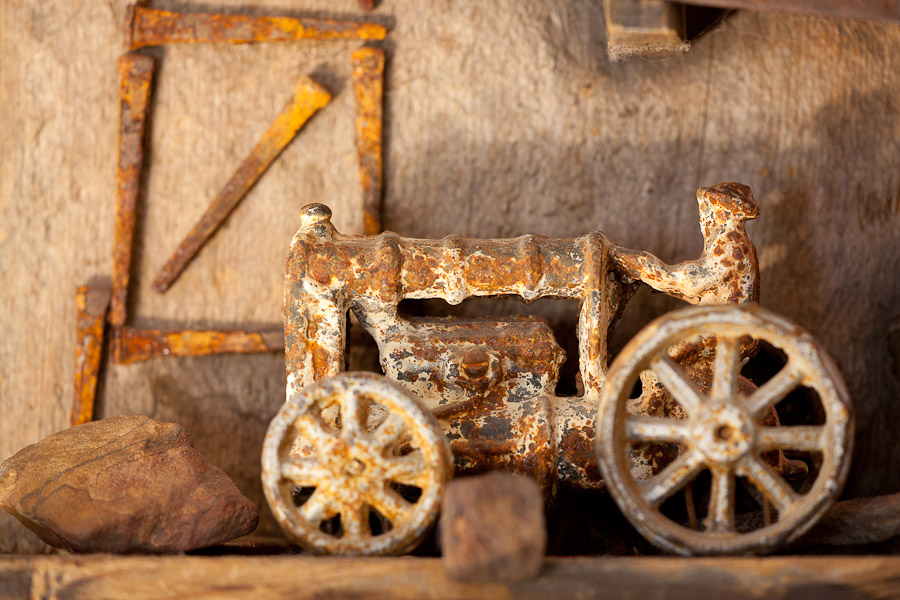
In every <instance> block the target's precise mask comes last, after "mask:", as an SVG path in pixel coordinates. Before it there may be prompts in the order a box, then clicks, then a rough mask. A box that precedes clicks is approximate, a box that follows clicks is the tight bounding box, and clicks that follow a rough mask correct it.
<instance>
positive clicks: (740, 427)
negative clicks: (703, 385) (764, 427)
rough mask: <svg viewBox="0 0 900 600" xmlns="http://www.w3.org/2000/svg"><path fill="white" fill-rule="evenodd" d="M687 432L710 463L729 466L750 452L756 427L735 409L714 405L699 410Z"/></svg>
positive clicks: (748, 418)
mask: <svg viewBox="0 0 900 600" xmlns="http://www.w3.org/2000/svg"><path fill="white" fill-rule="evenodd" d="M691 430H692V434H693V438H694V442H695V444H696V445H697V448H698V449H699V450H700V451H701V452H702V453H703V454H704V455H705V456H706V457H707V458H708V459H709V460H710V461H712V462H715V463H719V464H732V463H735V462H737V461H738V460H740V459H741V458H742V457H743V456H745V455H746V454H747V453H748V452H750V450H751V448H752V442H753V438H754V436H755V434H756V425H755V423H754V422H753V419H752V418H751V417H750V415H748V414H747V413H746V412H744V411H743V410H741V409H740V408H738V407H737V406H734V405H731V404H725V403H718V402H717V403H712V404H709V405H707V406H704V407H703V408H702V409H701V410H700V412H699V414H698V415H697V417H696V418H695V422H694V424H693V426H692V428H691Z"/></svg>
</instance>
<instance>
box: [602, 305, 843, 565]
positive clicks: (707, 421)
mask: <svg viewBox="0 0 900 600" xmlns="http://www.w3.org/2000/svg"><path fill="white" fill-rule="evenodd" d="M751 339H752V340H753V341H754V342H763V343H765V345H766V347H768V348H774V349H775V351H774V353H775V354H777V355H778V356H780V357H781V360H782V361H784V359H786V362H784V364H783V365H781V367H780V370H778V371H777V372H776V373H775V374H774V376H772V377H771V378H770V379H768V380H767V381H765V382H763V383H762V384H761V385H759V387H758V389H756V390H755V391H753V392H749V393H748V392H746V388H745V391H741V387H739V386H738V377H739V376H740V375H741V369H742V360H741V349H742V348H746V347H748V344H749V343H750V340H751ZM685 340H687V341H692V340H695V341H699V340H707V342H708V341H709V340H713V345H714V347H715V354H714V358H713V359H712V382H711V386H710V387H709V392H708V393H703V392H701V391H699V388H700V387H703V386H698V385H696V384H697V383H698V382H695V381H692V380H691V378H690V377H689V376H688V375H687V374H686V373H685V371H684V370H683V369H682V368H681V367H680V366H679V365H678V364H677V363H676V362H675V361H674V360H673V359H672V355H674V354H675V349H676V348H677V347H678V345H679V344H683V342H684V341H685ZM645 370H651V371H653V372H654V373H655V374H656V376H657V378H658V380H659V381H660V382H661V383H662V385H663V386H664V387H665V388H666V390H667V391H668V392H669V394H670V395H671V397H672V398H673V400H674V401H675V402H677V403H678V404H679V405H680V406H681V408H682V409H683V413H684V414H686V415H687V416H686V418H682V419H675V418H664V417H647V416H640V415H637V414H631V413H630V412H629V410H628V404H629V402H628V401H629V398H630V397H631V394H632V390H633V389H634V386H635V383H636V381H637V380H638V377H639V376H640V374H641V373H642V372H644V371H645ZM799 397H802V401H803V402H806V401H809V402H810V403H811V408H809V409H807V410H797V409H796V408H792V407H793V406H794V404H795V403H796V402H800V401H798V400H797V398H799ZM787 399H789V400H787ZM782 403H783V404H784V405H785V406H782ZM788 405H790V406H788ZM772 407H775V408H776V409H777V410H779V412H784V413H787V416H788V417H789V419H788V420H787V421H785V419H784V418H782V425H781V426H769V425H765V424H764V423H763V420H764V417H765V415H766V413H768V412H770V411H771V409H772ZM782 409H783V410H782ZM852 438H853V422H852V410H851V404H850V400H849V396H848V393H847V390H846V386H845V384H844V382H843V380H842V378H841V376H840V374H839V373H838V370H837V368H836V367H835V366H834V364H833V362H832V361H831V359H830V358H829V357H828V355H827V354H826V353H825V351H824V350H823V349H822V348H821V346H819V344H818V343H817V342H816V341H815V340H814V339H813V338H812V336H811V335H810V334H808V333H806V332H805V331H803V330H802V329H801V328H800V327H798V326H797V325H795V324H793V323H791V322H789V321H787V320H785V319H783V318H781V317H779V316H777V315H774V314H773V313H770V312H768V311H766V310H763V309H762V308H760V307H758V306H755V305H748V306H744V307H735V306H710V307H702V308H687V309H684V310H680V311H676V312H673V313H669V314H667V315H664V316H663V317H660V318H659V319H657V320H656V321H654V322H653V323H651V324H650V325H648V326H647V327H646V328H645V329H643V330H642V331H641V332H640V333H639V334H638V335H637V336H635V337H634V338H633V339H632V340H631V341H630V342H629V343H628V344H627V345H626V347H625V348H624V349H623V350H622V352H621V353H620V354H619V356H618V357H617V358H616V360H615V362H614V363H613V365H612V367H611V368H610V371H609V377H608V380H607V382H606V387H605V388H604V390H603V396H602V399H601V402H600V412H599V415H598V428H597V439H596V449H597V457H598V460H599V463H600V468H601V470H602V472H603V476H604V479H605V481H606V483H607V486H608V489H609V491H610V494H611V495H612V496H613V498H614V499H615V500H616V502H617V504H618V505H619V508H620V509H621V510H622V512H623V513H624V514H625V516H626V517H627V518H628V520H629V521H630V522H631V523H632V525H634V526H635V528H636V529H638V531H640V532H641V534H642V535H644V536H645V537H646V538H647V539H649V540H650V541H652V542H654V543H655V544H656V545H658V546H660V547H661V548H663V549H666V550H668V551H671V552H675V553H678V554H686V555H688V554H748V553H761V552H767V551H771V550H773V549H775V548H777V547H778V546H781V545H783V544H786V543H789V542H790V541H792V540H794V539H797V537H799V536H800V535H802V534H803V533H805V532H806V531H807V530H808V529H809V528H810V527H811V526H812V525H813V524H814V523H815V522H816V520H818V518H819V517H820V516H821V515H822V514H823V513H824V512H825V510H827V509H828V507H829V506H830V505H831V503H832V502H833V501H834V500H835V499H836V497H837V496H838V494H839V493H840V491H841V488H842V487H843V484H844V481H845V479H846V476H847V470H848V468H849V464H850V452H851V446H852V441H853V439H852ZM647 444H655V445H657V446H663V447H668V448H670V449H672V453H671V455H674V458H673V459H672V458H670V459H669V461H668V464H665V465H664V466H663V465H661V468H660V469H658V472H657V473H656V474H655V475H652V476H651V477H649V478H646V477H640V476H639V475H638V474H637V471H636V470H634V469H632V463H631V455H632V452H634V451H635V449H636V448H639V447H641V446H642V445H644V446H645V447H646V445H647ZM779 450H781V451H784V452H785V453H786V454H790V455H791V456H794V457H796V458H798V459H805V460H807V462H808V463H809V464H810V474H809V476H808V477H807V478H806V480H805V481H804V482H800V483H798V484H795V485H791V484H790V483H788V482H787V481H786V480H785V479H783V478H782V477H781V476H780V475H779V474H778V473H777V472H776V470H775V469H774V468H773V466H772V465H771V464H770V463H771V458H770V457H771V455H772V454H773V453H777V451H779Z"/></svg>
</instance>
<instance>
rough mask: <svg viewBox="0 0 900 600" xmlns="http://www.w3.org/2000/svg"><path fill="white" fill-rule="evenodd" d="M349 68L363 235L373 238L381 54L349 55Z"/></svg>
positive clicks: (378, 188) (377, 220) (378, 183)
mask: <svg viewBox="0 0 900 600" xmlns="http://www.w3.org/2000/svg"><path fill="white" fill-rule="evenodd" d="M370 10H371V7H370ZM352 64H353V89H354V92H355V93H356V152H357V157H358V160H359V181H360V185H361V186H362V198H363V233H364V234H365V235H375V234H378V233H381V195H382V160H381V136H382V126H383V118H382V116H383V111H384V108H383V94H384V52H383V51H381V50H376V49H375V48H360V49H359V50H357V51H356V52H354V53H353V56H352Z"/></svg>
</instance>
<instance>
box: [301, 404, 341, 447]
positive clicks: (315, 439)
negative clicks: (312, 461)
mask: <svg viewBox="0 0 900 600" xmlns="http://www.w3.org/2000/svg"><path fill="white" fill-rule="evenodd" d="M294 427H296V429H297V437H298V438H299V439H300V440H303V441H305V442H308V444H309V445H311V446H312V447H313V448H314V449H315V450H317V451H318V454H320V455H324V454H328V453H330V451H331V448H332V447H333V446H334V444H335V443H336V442H337V438H336V437H335V436H334V433H333V432H332V431H330V430H329V428H328V426H327V425H326V424H325V423H324V421H322V419H321V418H319V417H318V416H316V415H314V414H312V413H306V414H303V415H301V416H299V417H297V420H296V421H294ZM294 443H295V444H296V443H297V442H296V441H295V442H294Z"/></svg>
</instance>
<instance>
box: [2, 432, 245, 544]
mask: <svg viewBox="0 0 900 600" xmlns="http://www.w3.org/2000/svg"><path fill="white" fill-rule="evenodd" d="M0 506H2V507H3V508H4V509H5V510H6V511H7V512H9V513H10V514H12V515H13V516H14V517H16V518H17V519H19V521H21V522H22V524H24V525H25V526H26V527H28V528H29V529H31V530H32V531H33V532H35V533H36V534H37V535H38V536H39V537H40V538H41V539H42V540H44V541H45V542H47V543H48V544H50V545H52V546H57V547H59V548H65V549H67V550H70V551H74V552H123V553H130V552H150V553H168V552H182V551H185V550H192V549H196V548H203V547H206V546H211V545H214V544H218V543H221V542H225V541H227V540H231V539H234V538H236V537H239V536H241V535H245V534H247V533H250V532H251V531H253V530H254V529H255V528H256V523H257V520H258V518H259V513H258V511H257V509H256V506H255V505H254V504H253V503H252V502H251V501H250V500H248V499H247V498H246V497H245V496H244V495H243V494H241V492H240V491H239V490H238V488H237V486H236V485H235V484H234V482H233V481H231V479H230V478H229V477H228V475H226V474H225V473H224V472H223V471H222V470H221V469H219V468H218V467H217V466H215V465H214V464H213V463H212V462H210V461H209V460H208V459H206V458H205V457H203V456H202V455H201V454H200V453H199V452H197V451H196V450H195V449H194V448H193V447H192V443H191V436H190V434H188V432H187V431H185V429H184V428H182V427H181V426H180V425H176V424H174V423H161V422H159V421H154V420H153V419H151V418H149V417H145V416H139V415H128V416H121V417H113V418H110V419H104V420H102V421H96V422H94V423H87V424H85V425H79V426H78V427H73V428H71V429H67V430H65V431H61V432H59V433H56V434H53V435H51V436H50V437H48V438H45V439H44V440H42V441H40V442H38V443H37V444H33V445H31V446H28V447H26V448H24V449H22V450H21V451H19V452H18V453H17V454H16V455H14V456H12V457H11V458H9V459H8V460H6V462H4V463H3V464H2V465H0Z"/></svg>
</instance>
